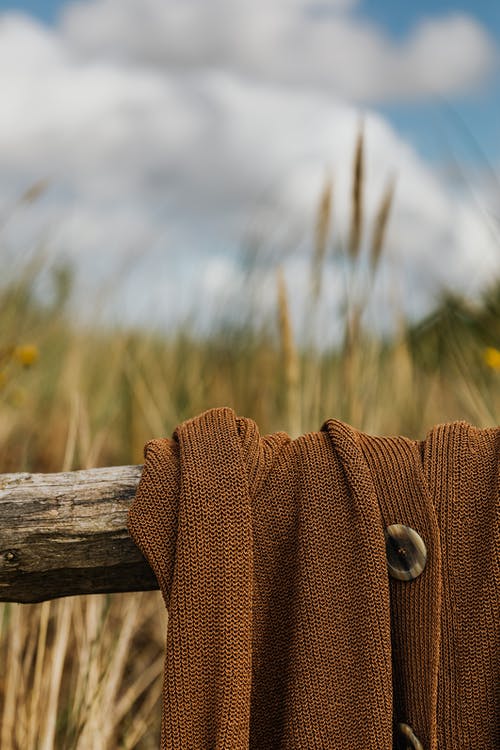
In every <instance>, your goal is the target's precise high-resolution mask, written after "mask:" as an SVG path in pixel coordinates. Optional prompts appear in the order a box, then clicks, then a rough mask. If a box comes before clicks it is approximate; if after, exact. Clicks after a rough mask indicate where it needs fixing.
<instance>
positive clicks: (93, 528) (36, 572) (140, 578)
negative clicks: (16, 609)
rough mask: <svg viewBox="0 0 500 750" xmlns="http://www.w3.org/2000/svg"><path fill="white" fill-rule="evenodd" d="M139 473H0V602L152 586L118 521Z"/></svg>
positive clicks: (132, 469)
mask: <svg viewBox="0 0 500 750" xmlns="http://www.w3.org/2000/svg"><path fill="white" fill-rule="evenodd" d="M141 471H142V466H116V467H109V468H102V469H89V470H85V471H70V472H63V473H60V474H27V473H24V474H0V601H3V602H21V603H33V602H41V601H45V600H47V599H56V598H58V597H61V596H74V595H77V594H103V593H114V592H124V591H151V590H154V589H158V583H157V581H156V578H155V576H154V574H153V572H152V570H151V568H150V567H149V565H148V563H147V561H146V559H145V558H144V556H143V555H142V553H141V551H140V550H139V548H138V547H136V545H135V544H134V541H133V539H132V537H131V536H130V534H129V533H128V531H127V526H126V522H127V512H128V508H129V506H130V504H131V502H132V499H133V497H134V494H135V491H136V488H137V485H138V482H139V478H140V475H141Z"/></svg>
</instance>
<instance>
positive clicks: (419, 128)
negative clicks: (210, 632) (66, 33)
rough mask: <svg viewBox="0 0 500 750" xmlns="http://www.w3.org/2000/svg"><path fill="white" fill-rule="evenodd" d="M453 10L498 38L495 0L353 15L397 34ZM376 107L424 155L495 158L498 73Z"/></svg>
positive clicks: (24, 5)
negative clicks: (467, 87)
mask: <svg viewBox="0 0 500 750" xmlns="http://www.w3.org/2000/svg"><path fill="white" fill-rule="evenodd" d="M208 1H209V0H208ZM68 4H69V3H68V2H66V1H65V0H0V10H9V9H17V10H21V11H24V12H27V13H30V14H31V15H33V16H34V17H36V18H38V19H40V20H42V21H44V22H45V23H48V24H54V23H56V22H57V17H58V14H59V12H60V10H61V8H63V7H64V6H65V5H68ZM456 12H463V13H466V14H468V15H471V16H472V17H474V18H475V19H477V20H478V21H479V22H480V23H482V24H484V26H485V27H486V28H487V29H488V30H489V32H490V33H491V34H492V35H493V36H494V37H495V38H496V39H497V40H500V2H497V1H496V0H476V1H475V2H473V1H472V0H469V1H464V0H419V1H418V2H406V1H405V0H376V2H373V0H362V1H361V2H359V3H358V6H357V8H356V9H355V11H354V14H355V15H356V16H358V17H359V18H360V19H365V20H367V21H372V22H374V23H376V24H378V25H380V26H382V27H383V28H384V29H385V30H386V32H387V33H388V34H390V36H391V37H393V38H395V39H403V38H404V37H405V36H406V35H408V34H409V32H410V31H411V29H412V28H413V27H414V26H415V25H416V24H418V23H419V21H421V20H422V18H424V17H426V16H429V17H432V16H438V15H443V14H446V13H456ZM376 108H377V110H378V111H380V112H381V113H382V114H384V115H385V116H386V117H388V118H389V120H390V121H391V122H392V123H393V124H394V125H395V127H397V129H398V130H399V131H400V132H401V133H402V134H403V135H404V136H405V137H406V138H408V139H409V140H411V141H412V142H413V143H414V144H415V146H416V147H417V148H418V149H419V151H420V152H421V153H422V154H423V155H424V156H425V157H426V158H429V159H433V160H440V159H444V160H448V159H449V158H452V157H453V154H455V155H457V156H458V158H460V159H461V160H466V161H472V162H475V161H476V162H479V163H480V162H481V161H486V162H487V163H488V164H496V163H498V162H499V161H500V76H499V75H495V76H492V77H491V79H490V81H489V83H488V84H487V85H484V86H483V87H481V88H480V89H478V90H477V91H476V92H474V93H468V94H467V95H465V96H454V97H449V98H446V99H445V100H444V101H439V100H436V101H432V102H429V101H424V102H422V101H420V102H409V103H406V102H404V103H401V102H398V103H394V104H393V103H390V104H378V105H377V107H376Z"/></svg>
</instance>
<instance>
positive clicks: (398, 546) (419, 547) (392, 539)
mask: <svg viewBox="0 0 500 750" xmlns="http://www.w3.org/2000/svg"><path fill="white" fill-rule="evenodd" d="M384 534H385V551H386V555H387V567H388V570H389V573H390V574H391V576H392V577H393V578H399V579H400V580H401V581H411V580H412V578H416V577H417V576H419V575H420V573H421V572H422V571H423V569H424V568H425V562H426V560H427V549H426V547H425V544H424V540H423V539H422V537H421V536H420V534H417V532H416V531H415V529H412V528H410V526H403V524H401V523H393V524H392V525H391V526H388V527H387V528H386V529H385V531H384Z"/></svg>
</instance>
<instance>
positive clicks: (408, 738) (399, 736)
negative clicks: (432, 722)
mask: <svg viewBox="0 0 500 750" xmlns="http://www.w3.org/2000/svg"><path fill="white" fill-rule="evenodd" d="M396 750H424V746H423V745H422V743H421V742H420V740H419V739H418V737H417V736H416V735H415V733H414V732H413V729H412V728H411V727H410V726H408V724H404V723H403V722H400V723H399V724H398V726H397V730H396Z"/></svg>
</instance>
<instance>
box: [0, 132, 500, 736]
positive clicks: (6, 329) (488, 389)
mask: <svg viewBox="0 0 500 750" xmlns="http://www.w3.org/2000/svg"><path fill="white" fill-rule="evenodd" d="M353 173H354V179H353V192H352V217H351V218H352V221H351V229H350V234H349V237H347V238H345V241H344V242H343V243H342V247H343V248H344V250H343V253H344V257H343V260H342V263H343V268H344V271H345V279H346V300H347V302H348V304H347V305H345V313H344V319H343V325H344V334H343V341H342V343H341V344H340V345H339V346H338V347H336V348H332V349H331V350H326V351H319V350H318V349H317V347H315V346H313V345H312V344H311V345H302V346H300V347H299V345H298V344H297V341H296V336H295V335H294V330H293V325H292V320H291V314H290V311H291V306H292V305H293V300H291V299H290V294H289V292H288V290H287V286H286V282H285V276H284V273H283V272H282V269H281V268H280V267H279V265H277V267H276V310H275V315H274V317H273V318H272V319H270V320H268V321H266V322H265V323H264V324H262V326H260V327H259V328H258V329H257V328H256V327H255V326H252V321H251V320H249V321H247V322H245V323H239V324H238V325H234V326H229V325H224V326H219V327H216V326H214V328H213V330H212V332H211V334H210V336H209V337H208V338H207V339H204V340H201V339H200V338H197V337H196V336H195V335H194V334H193V332H192V331H190V330H189V328H188V327H186V328H183V329H181V330H179V331H177V332H175V333H174V332H168V331H167V332H166V333H165V334H164V335H159V334H158V333H151V332H147V331H140V330H129V331H124V330H120V331H118V330H110V329H109V328H106V327H104V326H103V327H102V328H100V329H89V328H88V327H87V328H84V327H83V326H76V325H75V324H74V323H73V322H72V320H71V315H70V314H69V312H68V307H67V301H68V300H67V298H68V294H70V279H69V277H68V276H67V274H65V273H64V272H62V271H60V270H59V271H57V270H56V271H55V272H54V281H55V288H56V290H57V293H56V294H55V296H54V299H53V300H52V301H51V302H41V301H40V300H39V299H38V298H37V296H36V294H35V293H34V291H33V290H34V286H35V284H36V281H37V278H38V275H39V273H40V270H41V269H40V265H41V264H37V263H36V262H32V263H30V264H28V265H27V266H26V267H25V268H23V269H21V271H20V272H19V273H18V274H17V275H16V276H15V277H14V278H11V279H10V281H9V282H8V284H7V285H5V284H4V285H2V286H1V287H0V472H7V471H9V472H12V471H25V470H28V471H43V472H49V471H61V470H71V469H78V468H88V467H96V466H105V465H119V464H128V463H137V464H139V463H142V447H143V445H144V443H145V442H146V441H147V440H148V439H150V438H151V437H159V436H162V435H163V436H170V435H171V433H172V431H173V429H174V427H175V426H176V424H177V423H178V422H179V421H181V420H183V419H186V418H188V417H190V416H194V415H196V414H198V413H200V412H201V411H203V410H205V409H207V408H210V407H213V406H222V405H229V406H231V407H233V408H234V409H235V410H236V412H237V413H238V414H241V415H244V416H247V417H251V418H252V419H254V420H255V421H256V422H257V424H258V425H259V428H260V430H261V433H262V434H266V433H269V432H273V431H276V430H287V431H288V432H289V433H290V434H291V435H292V436H293V437H296V436H297V435H299V434H302V433H304V432H306V431H310V430H317V429H319V427H320V425H321V423H322V421H323V420H324V419H326V418H328V417H336V418H339V419H343V420H345V421H347V422H349V423H351V424H353V425H354V426H356V427H357V428H359V429H363V430H365V431H367V432H371V433H378V434H405V435H407V436H409V437H414V438H423V437H424V436H425V434H426V432H427V430H428V429H429V428H430V427H431V426H432V425H434V424H436V423H439V422H444V421H451V420H455V419H465V420H467V421H469V422H471V423H473V424H476V425H477V426H492V425H495V424H498V422H499V413H500V387H499V386H500V283H499V281H498V280H496V281H495V280H492V284H491V287H490V288H489V289H488V290H485V293H484V296H483V298H482V300H480V301H479V302H478V303H477V304H475V305H474V306H471V305H470V304H466V303H465V301H464V300H461V299H460V297H459V296H453V295H450V294H449V293H448V294H446V295H443V299H442V302H441V304H440V306H439V308H438V309H436V311H435V312H434V314H433V315H431V316H429V318H428V319H427V320H426V321H424V322H423V323H422V324H420V325H418V326H412V325H410V324H409V323H408V322H407V321H405V320H404V318H403V317H402V316H400V318H399V320H398V333H397V334H396V335H395V336H394V337H393V338H392V339H390V340H384V339H383V338H382V337H376V336H374V335H373V334H369V333H368V332H367V330H366V326H364V324H363V310H364V305H365V304H366V300H367V298H368V297H369V293H370V286H369V282H370V278H371V279H373V278H374V276H375V274H376V273H377V272H378V270H379V261H380V259H381V257H382V256H383V252H384V236H385V233H386V228H387V222H388V221H390V214H391V211H392V210H397V194H396V195H395V194H394V188H393V186H392V185H389V186H387V188H386V190H385V193H384V191H382V193H383V197H382V200H381V204H380V209H379V212H378V215H377V217H376V220H375V223H374V226H372V227H368V228H367V231H368V233H369V236H370V238H371V239H370V242H369V243H367V244H366V243H365V245H364V246H363V250H362V244H361V241H360V235H361V226H362V224H363V221H364V217H363V198H362V193H363V190H362V189H363V141H362V139H361V138H360V140H359V141H358V146H357V152H356V155H355V159H354V170H353ZM35 197H36V196H35ZM33 198H34V196H28V199H30V200H31V199H33ZM331 204H332V190H331V186H330V185H329V184H326V185H325V188H324V191H323V194H322V195H321V196H320V201H319V204H318V214H317V219H316V226H315V227H314V228H313V231H312V232H311V235H312V237H313V240H312V242H311V245H312V252H311V276H310V280H311V283H310V309H309V312H308V315H309V316H310V318H309V319H310V320H311V326H312V325H313V324H314V320H315V311H316V309H317V307H318V306H319V305H320V304H321V298H322V294H324V291H325V290H324V289H322V278H323V269H324V264H325V262H326V261H327V259H328V254H329V253H330V252H331V247H332V234H333V229H334V228H332V226H331V212H332V205H331ZM363 252H365V253H367V254H368V257H365V258H363V257H362V255H363ZM0 253H1V249H0ZM362 262H365V264H367V265H368V267H369V268H370V274H371V275H370V276H369V277H368V286H366V283H365V286H363V284H362V282H361V280H360V279H361V275H360V273H359V268H360V267H361V264H362ZM358 277H359V278H358ZM363 278H365V277H363ZM253 283H254V280H253V276H252V272H251V269H250V270H249V279H248V294H249V298H250V297H251V298H252V299H255V300H256V303H255V304H258V289H255V288H253V287H252V284H253ZM0 533H1V532H0ZM165 625H166V613H165V609H164V606H163V602H162V600H161V596H160V593H159V592H147V593H130V594H115V595H95V596H88V597H68V598H65V599H59V600H54V601H50V602H45V603H43V604H30V605H19V604H4V605H0V664H2V666H3V668H2V669H1V670H0V747H1V748H2V750H51V749H52V748H58V749H59V748H60V749H61V750H62V749H65V750H66V749H68V750H69V749H70V748H71V749H72V750H73V749H74V750H91V749H92V750H94V749H98V750H116V749H117V748H127V749H130V748H140V750H153V749H154V750H156V748H157V747H158V741H159V733H160V718H161V717H160V711H161V705H160V695H161V679H162V668H163V654H164V632H165Z"/></svg>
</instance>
